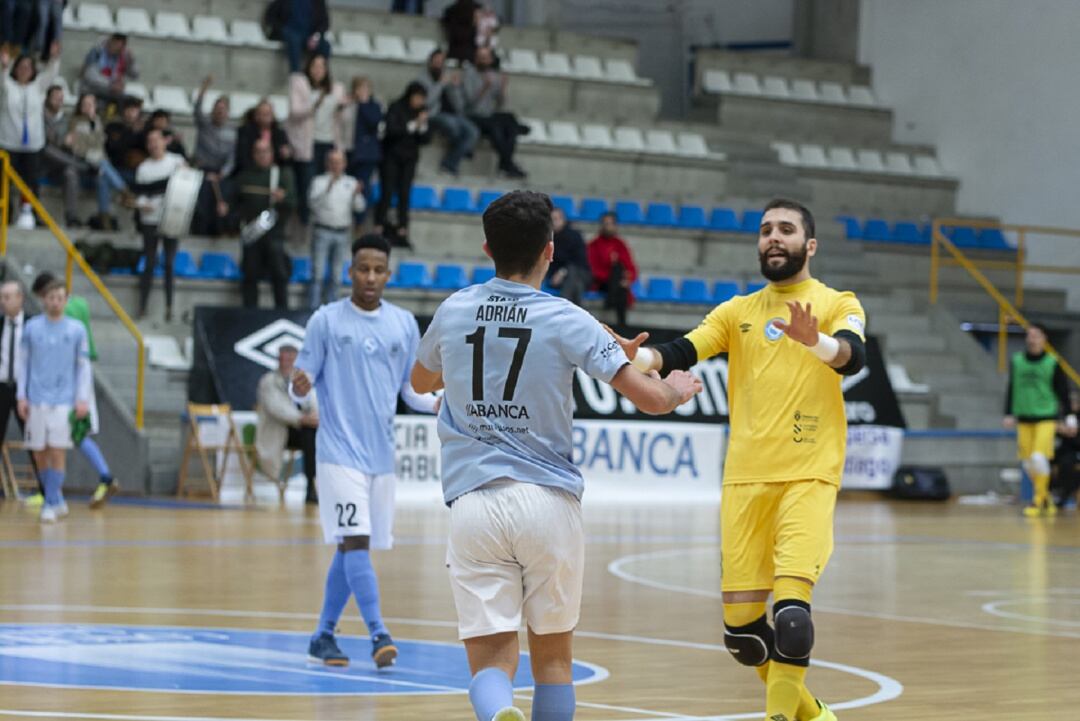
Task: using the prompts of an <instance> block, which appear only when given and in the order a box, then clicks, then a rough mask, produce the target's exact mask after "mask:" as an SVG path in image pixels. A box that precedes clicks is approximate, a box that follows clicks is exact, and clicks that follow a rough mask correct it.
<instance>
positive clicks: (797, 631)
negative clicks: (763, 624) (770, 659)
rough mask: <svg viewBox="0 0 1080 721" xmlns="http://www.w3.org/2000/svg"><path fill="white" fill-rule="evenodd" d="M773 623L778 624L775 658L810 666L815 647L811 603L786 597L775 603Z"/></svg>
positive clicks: (784, 661) (795, 664)
mask: <svg viewBox="0 0 1080 721" xmlns="http://www.w3.org/2000/svg"><path fill="white" fill-rule="evenodd" d="M773 624H774V625H775V626H776V632H775V633H776V646H775V651H776V655H775V657H774V658H775V659H776V660H777V661H780V662H781V663H788V664H791V665H792V666H809V665H810V651H811V649H813V648H814V622H813V620H812V619H811V618H810V604H808V603H804V602H802V601H795V600H791V599H785V600H782V601H777V602H776V603H774V604H773Z"/></svg>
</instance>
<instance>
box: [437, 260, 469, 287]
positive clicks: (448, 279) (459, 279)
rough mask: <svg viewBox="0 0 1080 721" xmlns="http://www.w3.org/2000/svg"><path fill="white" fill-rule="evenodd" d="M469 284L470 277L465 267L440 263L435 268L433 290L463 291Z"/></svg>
mask: <svg viewBox="0 0 1080 721" xmlns="http://www.w3.org/2000/svg"><path fill="white" fill-rule="evenodd" d="M468 284H469V277H468V276H467V275H466V274H465V268H464V267H463V266H460V265H457V264H453V263H439V264H438V265H436V266H435V281H434V282H433V283H432V286H431V287H433V288H435V289H437V290H461V289H462V288H464V287H465V286H467V285H468Z"/></svg>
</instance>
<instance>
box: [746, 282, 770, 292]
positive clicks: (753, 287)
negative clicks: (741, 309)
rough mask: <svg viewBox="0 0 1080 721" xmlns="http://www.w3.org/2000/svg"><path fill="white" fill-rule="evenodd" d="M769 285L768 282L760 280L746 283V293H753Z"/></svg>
mask: <svg viewBox="0 0 1080 721" xmlns="http://www.w3.org/2000/svg"><path fill="white" fill-rule="evenodd" d="M767 285H768V283H762V282H760V281H754V282H753V283H747V284H746V295H750V294H751V293H757V292H758V291H759V290H761V289H762V288H764V287H765V286H767Z"/></svg>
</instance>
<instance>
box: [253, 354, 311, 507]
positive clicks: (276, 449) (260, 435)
mask: <svg viewBox="0 0 1080 721" xmlns="http://www.w3.org/2000/svg"><path fill="white" fill-rule="evenodd" d="M299 352H300V351H299V350H298V349H297V348H296V346H292V345H283V346H281V348H279V349H278V367H277V370H273V371H270V372H269V373H267V374H266V375H264V376H263V377H262V378H260V379H259V385H258V387H257V388H256V390H255V413H256V418H257V420H256V425H255V453H256V455H257V456H258V458H259V468H260V469H261V470H262V472H263V473H265V474H266V475H267V476H269V477H270V478H272V479H274V480H275V481H276V480H278V478H280V477H281V466H282V463H281V456H282V455H283V453H284V452H285V450H286V449H288V450H295V451H300V452H302V453H303V454H304V475H305V476H306V477H307V498H306V499H305V500H306V502H307V503H317V502H318V497H317V495H316V493H315V430H316V429H317V428H318V427H319V406H318V403H317V401H316V400H315V394H314V393H309V394H308V395H307V397H306V398H304V401H303V403H296V402H295V401H293V399H292V398H290V397H289V379H290V378H292V373H293V367H294V366H295V364H296V356H297V354H298V353H299Z"/></svg>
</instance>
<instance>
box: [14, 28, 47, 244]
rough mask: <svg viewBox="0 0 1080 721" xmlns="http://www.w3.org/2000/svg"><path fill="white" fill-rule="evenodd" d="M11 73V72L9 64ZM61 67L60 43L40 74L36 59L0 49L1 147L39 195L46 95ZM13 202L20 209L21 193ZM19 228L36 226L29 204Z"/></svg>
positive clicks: (20, 174) (32, 189)
mask: <svg viewBox="0 0 1080 721" xmlns="http://www.w3.org/2000/svg"><path fill="white" fill-rule="evenodd" d="M9 65H10V66H11V72H10V73H8V66H9ZM59 69H60V44H59V43H53V44H52V46H51V47H50V48H49V62H48V64H47V65H46V66H45V70H44V71H43V72H41V73H38V71H37V67H36V65H35V64H34V59H33V58H32V57H30V56H29V55H20V56H19V57H18V58H16V60H15V62H14V63H12V62H11V56H10V55H8V54H7V53H6V52H0V74H2V76H3V77H2V80H0V148H3V149H4V150H6V151H7V152H8V154H9V155H10V156H11V167H12V169H13V170H14V171H15V172H16V173H18V174H19V176H20V177H22V179H23V180H24V181H25V182H26V184H27V185H28V186H30V190H31V192H33V193H34V194H35V195H36V194H37V181H38V175H39V174H40V172H41V169H40V159H41V150H42V148H44V147H45V110H44V108H45V96H46V94H47V93H48V91H49V86H50V85H52V83H53V80H55V79H56V74H57V72H58V71H59ZM11 197H12V204H13V207H14V209H15V210H18V205H17V203H18V198H19V196H18V194H15V193H13V194H12V196H11ZM18 227H20V228H32V227H34V216H33V212H32V210H31V209H30V205H29V204H28V203H24V204H23V209H22V214H21V216H20V218H19V222H18Z"/></svg>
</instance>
